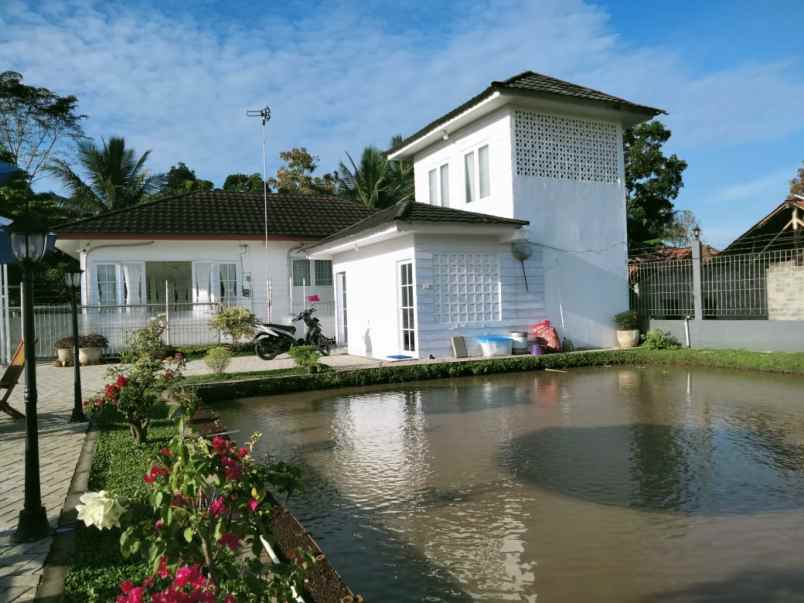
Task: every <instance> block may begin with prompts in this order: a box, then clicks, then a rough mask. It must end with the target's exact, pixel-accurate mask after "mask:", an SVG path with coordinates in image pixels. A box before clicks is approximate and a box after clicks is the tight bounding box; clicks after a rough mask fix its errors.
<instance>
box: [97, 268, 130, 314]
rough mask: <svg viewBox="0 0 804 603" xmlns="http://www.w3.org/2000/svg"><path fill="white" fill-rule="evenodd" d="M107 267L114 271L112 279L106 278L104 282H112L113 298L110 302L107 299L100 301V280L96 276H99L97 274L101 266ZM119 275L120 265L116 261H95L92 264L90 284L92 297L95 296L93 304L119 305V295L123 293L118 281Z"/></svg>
mask: <svg viewBox="0 0 804 603" xmlns="http://www.w3.org/2000/svg"><path fill="white" fill-rule="evenodd" d="M109 267H111V268H112V271H113V272H114V280H113V281H109V280H107V281H105V282H107V283H111V282H114V300H113V301H111V302H110V301H108V300H107V301H102V300H101V286H100V281H99V280H98V277H99V276H100V275H99V273H100V269H101V268H104V269H105V268H109ZM121 276H122V275H121V270H120V265H119V263H118V262H97V263H95V264H93V270H92V285H93V290H94V298H95V299H94V302H95V305H98V306H104V307H108V306H119V305H120V297H121V296H122V294H123V284H122V283H121V282H120V279H121Z"/></svg>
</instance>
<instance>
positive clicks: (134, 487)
mask: <svg viewBox="0 0 804 603" xmlns="http://www.w3.org/2000/svg"><path fill="white" fill-rule="evenodd" d="M174 430H175V428H174V426H173V423H172V422H171V421H168V420H159V421H156V422H155V423H154V424H152V425H151V428H150V430H149V433H148V442H146V443H145V444H143V445H142V446H134V444H133V443H132V441H131V435H130V434H129V432H128V427H127V426H125V425H117V424H116V425H113V426H110V427H109V428H108V429H104V430H103V431H101V432H99V434H98V442H97V448H96V450H95V457H94V458H93V460H92V468H91V469H90V474H89V486H88V487H89V490H90V491H98V490H109V491H111V492H114V493H115V494H118V495H120V496H124V497H126V498H127V499H129V500H130V501H142V500H143V499H144V497H145V495H146V490H145V483H144V482H143V481H142V477H143V475H144V474H145V472H146V471H147V470H148V469H149V468H150V466H151V460H152V459H154V458H155V457H156V455H157V453H158V451H159V449H160V448H161V447H162V446H165V445H166V444H167V441H168V440H169V439H170V437H171V436H172V435H173V432H174ZM119 538H120V530H117V529H114V530H103V531H100V530H96V529H94V528H84V527H81V528H80V529H79V531H78V534H77V542H76V552H75V555H74V558H73V565H72V567H71V568H70V570H69V572H68V573H67V576H66V578H65V581H64V591H65V593H64V594H65V601H67V602H68V603H79V602H81V603H84V602H89V603H94V602H101V601H104V602H105V601H113V600H114V598H115V597H116V596H117V595H118V594H119V592H120V591H119V587H118V585H119V584H120V582H122V581H123V580H126V579H129V580H134V581H135V582H137V581H140V580H142V579H143V578H145V577H146V576H147V575H148V573H149V572H148V568H147V567H146V565H145V564H144V563H143V562H141V561H139V562H132V561H127V560H125V559H123V557H122V556H121V555H120V547H119V544H118V539H119Z"/></svg>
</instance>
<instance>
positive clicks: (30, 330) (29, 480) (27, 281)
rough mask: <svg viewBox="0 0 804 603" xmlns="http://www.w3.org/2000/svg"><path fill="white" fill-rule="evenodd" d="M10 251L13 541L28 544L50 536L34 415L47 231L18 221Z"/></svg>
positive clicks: (37, 432)
mask: <svg viewBox="0 0 804 603" xmlns="http://www.w3.org/2000/svg"><path fill="white" fill-rule="evenodd" d="M10 238H11V251H12V252H13V253H14V256H15V257H16V258H17V261H18V262H19V263H20V265H21V267H22V340H23V342H24V345H25V503H24V506H23V508H22V511H20V516H19V523H18V524H17V531H16V533H15V535H14V536H15V539H16V540H17V541H23V542H29V541H33V540H39V539H41V538H44V537H45V536H47V535H48V534H49V533H50V525H49V524H48V521H47V513H46V512H45V507H44V506H42V492H41V487H40V484H39V428H38V425H37V416H36V402H37V395H36V335H35V334H34V316H33V307H34V304H33V275H32V274H31V268H32V265H33V264H34V263H35V262H38V261H39V260H41V259H42V257H43V256H44V255H45V245H46V244H47V230H46V229H44V228H42V229H40V228H37V227H36V225H34V224H33V223H32V222H23V220H19V221H17V222H15V224H13V225H12V227H11V237H10Z"/></svg>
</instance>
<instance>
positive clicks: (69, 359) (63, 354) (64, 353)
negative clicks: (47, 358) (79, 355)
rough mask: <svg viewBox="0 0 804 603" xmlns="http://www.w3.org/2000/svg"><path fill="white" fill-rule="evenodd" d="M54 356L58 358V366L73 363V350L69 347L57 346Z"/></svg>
mask: <svg viewBox="0 0 804 603" xmlns="http://www.w3.org/2000/svg"><path fill="white" fill-rule="evenodd" d="M56 356H58V359H59V366H72V364H73V351H72V350H71V349H70V348H58V349H57V350H56Z"/></svg>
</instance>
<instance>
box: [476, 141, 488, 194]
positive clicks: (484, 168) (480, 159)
mask: <svg viewBox="0 0 804 603" xmlns="http://www.w3.org/2000/svg"><path fill="white" fill-rule="evenodd" d="M477 171H478V181H479V183H478V184H479V185H478V189H479V191H480V198H481V199H483V198H484V197H488V196H489V195H490V194H491V186H490V184H489V145H485V146H482V147H480V148H479V149H478V150H477Z"/></svg>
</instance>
